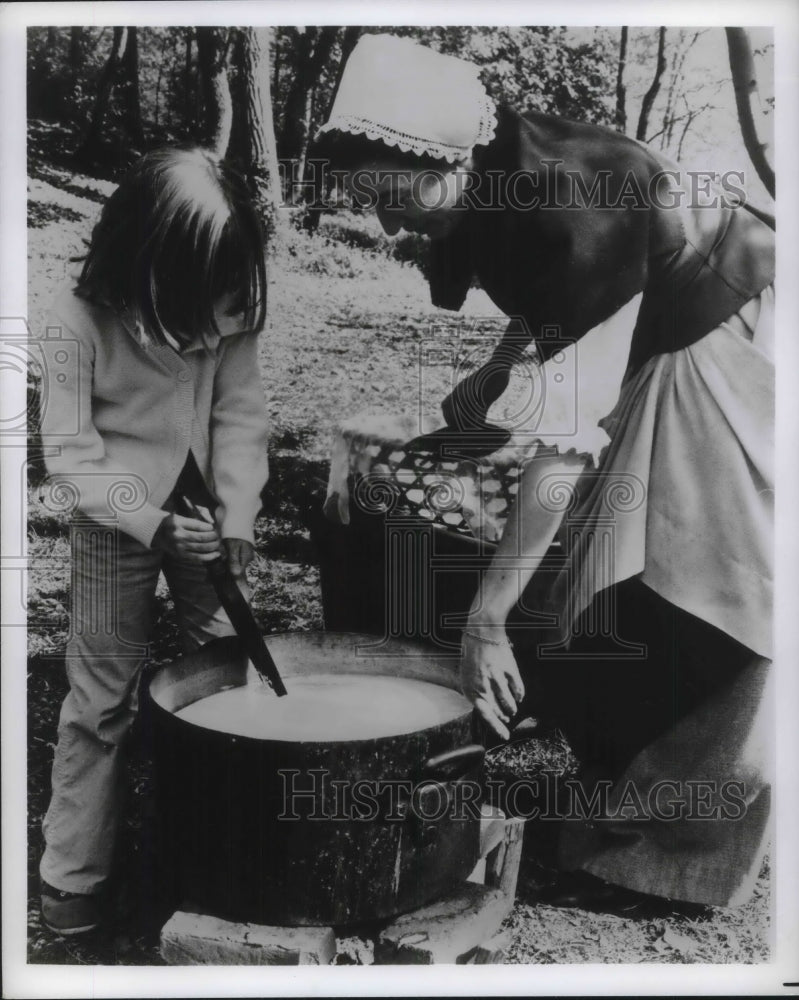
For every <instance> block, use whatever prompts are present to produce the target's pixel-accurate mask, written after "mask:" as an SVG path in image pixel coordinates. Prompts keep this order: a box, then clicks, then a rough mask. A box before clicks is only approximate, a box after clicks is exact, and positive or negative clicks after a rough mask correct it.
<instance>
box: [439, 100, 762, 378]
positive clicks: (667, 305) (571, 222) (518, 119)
mask: <svg viewBox="0 0 799 1000" xmlns="http://www.w3.org/2000/svg"><path fill="white" fill-rule="evenodd" d="M497 117H498V127H497V131H496V136H495V138H494V139H493V140H492V142H491V143H490V144H489V145H488V146H486V147H477V148H476V149H475V152H474V161H475V165H474V170H475V175H476V180H477V186H476V188H473V189H472V191H471V192H470V203H469V207H468V208H466V209H465V210H464V217H463V219H462V220H461V221H460V222H459V224H458V225H457V227H456V228H455V230H454V231H453V232H452V233H451V234H450V235H449V236H447V237H446V238H444V239H442V240H437V241H433V242H432V243H431V273H430V289H431V295H432V299H433V303H434V304H435V305H438V306H442V307H443V308H447V309H455V310H457V309H459V308H460V307H461V305H462V304H463V301H464V299H465V297H466V293H467V291H468V290H469V287H470V286H471V285H472V284H473V282H474V279H477V282H479V284H480V286H481V287H482V288H484V289H485V291H486V292H487V294H488V295H489V297H490V298H491V299H492V300H493V301H494V303H495V304H496V305H497V306H498V307H499V308H500V309H502V311H503V312H505V313H506V314H507V315H508V316H509V317H516V318H519V319H520V320H523V321H524V323H525V324H526V326H527V329H528V331H529V333H530V335H531V336H532V337H533V338H534V339H535V340H536V344H537V346H538V350H539V353H540V354H541V356H542V358H543V359H544V360H546V358H547V357H548V354H549V353H551V350H550V351H548V347H549V346H550V342H551V343H552V344H553V345H554V346H553V347H552V348H551V349H555V346H562V343H563V341H564V340H571V339H579V338H580V337H582V336H583V335H584V334H585V333H587V332H588V331H589V330H591V329H592V328H593V327H595V326H597V325H598V324H599V323H601V322H603V321H604V320H606V319H607V318H608V317H609V316H611V315H612V314H613V313H614V312H616V311H617V310H618V309H620V308H621V307H622V306H623V305H624V304H625V303H626V302H628V301H629V300H630V299H631V298H633V297H634V296H635V295H637V294H638V293H639V292H643V293H644V294H643V298H642V302H641V308H640V311H639V315H638V321H637V325H636V329H635V333H634V335H633V342H632V347H631V356H630V365H629V370H630V371H634V370H636V369H637V368H638V367H640V365H641V364H643V362H644V361H646V360H647V359H648V358H650V357H652V356H654V355H656V354H661V353H665V352H671V351H676V350H679V349H681V348H683V347H687V346H688V345H690V344H692V343H694V342H696V341H697V340H699V339H700V338H701V337H703V336H704V335H705V334H706V333H708V332H709V331H710V330H712V329H714V328H715V327H717V326H718V325H719V324H720V323H721V322H723V321H724V320H725V319H727V318H728V317H729V316H731V315H732V314H734V313H735V312H737V311H738V309H739V308H740V307H741V306H743V305H744V303H746V302H747V301H749V299H751V298H753V297H754V296H755V295H757V294H758V293H759V292H761V291H762V290H763V289H764V288H765V287H767V286H768V285H769V284H771V282H772V281H773V280H774V266H775V261H774V233H773V232H772V230H771V229H770V228H769V226H768V225H766V224H765V223H764V222H762V221H761V220H760V219H759V218H757V217H756V216H755V215H754V214H752V213H751V212H750V211H748V210H747V209H746V207H745V206H744V205H741V204H737V205H736V204H735V199H734V198H733V197H732V196H731V195H725V192H724V191H723V190H722V189H721V188H718V187H713V186H711V185H709V183H708V180H707V175H697V174H695V173H694V174H691V173H689V172H686V171H683V170H682V169H681V168H679V167H678V166H677V165H676V164H674V163H673V162H671V161H669V160H667V159H666V158H665V157H662V156H660V155H659V154H656V153H655V152H654V151H653V150H651V149H649V148H648V147H647V146H644V145H642V144H640V143H638V142H636V141H635V140H632V139H629V138H627V137H626V136H623V135H621V134H620V133H618V132H615V131H613V130H612V129H608V128H603V127H600V126H595V125H588V124H584V123H578V122H572V121H567V120H565V119H560V118H555V117H552V116H551V115H544V114H539V113H537V112H529V113H527V114H525V115H520V114H518V113H517V112H515V111H513V110H512V109H511V108H507V107H500V108H499V109H498V115H497ZM528 205H529V206H530V207H526V206H528Z"/></svg>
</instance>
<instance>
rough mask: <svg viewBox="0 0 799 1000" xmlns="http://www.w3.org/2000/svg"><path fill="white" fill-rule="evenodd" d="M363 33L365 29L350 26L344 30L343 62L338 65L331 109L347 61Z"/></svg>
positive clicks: (331, 97) (342, 42)
mask: <svg viewBox="0 0 799 1000" xmlns="http://www.w3.org/2000/svg"><path fill="white" fill-rule="evenodd" d="M362 31H363V28H360V27H357V26H354V25H350V26H349V27H347V28H345V29H344V37H343V38H342V39H341V62H340V63H339V64H338V72H337V73H336V85H335V87H333V93H332V94H331V95H330V108H332V107H333V101H335V99H336V94H337V93H338V87H339V84H340V83H341V78H342V76H343V75H344V67H345V66H346V65H347V60H348V59H349V57H350V54H351V52H352V50H353V49H354V48H355V46H356V44H357V43H358V39H359V38H360V37H361V32H362ZM330 108H328V109H327V113H328V114H329V113H330Z"/></svg>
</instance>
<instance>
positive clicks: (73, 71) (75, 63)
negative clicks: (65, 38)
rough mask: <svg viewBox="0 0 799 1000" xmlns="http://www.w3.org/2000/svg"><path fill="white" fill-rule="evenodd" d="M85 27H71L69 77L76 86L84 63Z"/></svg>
mask: <svg viewBox="0 0 799 1000" xmlns="http://www.w3.org/2000/svg"><path fill="white" fill-rule="evenodd" d="M82 49H83V28H80V27H77V26H75V27H72V28H70V29H69V78H70V81H71V83H72V86H73V87H74V86H75V84H76V83H77V82H78V76H79V75H80V71H81V68H82V64H83V57H82Z"/></svg>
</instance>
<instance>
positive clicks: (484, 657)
mask: <svg viewBox="0 0 799 1000" xmlns="http://www.w3.org/2000/svg"><path fill="white" fill-rule="evenodd" d="M475 636H481V638H475ZM483 637H484V638H483ZM484 640H491V641H490V642H489V641H484ZM460 674H461V690H462V691H463V693H464V695H465V696H466V697H467V698H468V699H469V700H470V701H471V702H472V704H473V705H474V707H475V709H476V710H477V711H478V712H479V714H480V715H481V716H482V717H483V719H485V721H486V722H487V723H488V725H489V726H490V727H491V728H492V729H493V730H494V732H495V733H497V735H498V736H500V737H501V738H502V739H505V740H506V739H508V737H509V736H510V731H509V729H508V725H507V724H508V722H510V720H511V719H512V718H513V716H514V715H515V714H516V712H517V711H518V708H519V705H520V704H521V700H522V698H523V697H524V684H523V683H522V679H521V676H520V674H519V668H518V667H517V665H516V660H515V658H514V656H513V649H512V647H511V645H510V643H506V640H505V633H504V630H503V629H501V628H490V629H487V628H485V626H483V627H482V628H481V627H480V626H476V625H467V627H466V629H465V631H464V634H463V640H462V646H461V665H460Z"/></svg>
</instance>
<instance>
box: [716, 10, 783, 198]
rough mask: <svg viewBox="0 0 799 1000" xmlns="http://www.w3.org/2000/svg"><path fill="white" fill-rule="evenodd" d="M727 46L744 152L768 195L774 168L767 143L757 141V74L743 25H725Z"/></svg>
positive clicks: (772, 181) (772, 194)
mask: <svg viewBox="0 0 799 1000" xmlns="http://www.w3.org/2000/svg"><path fill="white" fill-rule="evenodd" d="M725 31H726V33H727V49H728V52H729V57H730V72H731V73H732V82H733V86H734V88H735V106H736V108H737V109H738V121H739V123H740V126H741V135H742V136H743V140H744V146H745V147H746V152H747V153H748V154H749V159H750V160H751V161H752V165H753V166H754V168H755V170H756V171H757V176H758V177H759V178H760V180H761V181H762V182H763V185H764V186H765V188H766V190H767V191H768V193H769V194H770V195H771V197H772V198H773V197H774V194H775V187H776V185H775V178H774V168H773V167H772V166H771V164H770V163H769V161H768V158H767V156H766V149H767V148H768V147H767V144H766V143H764V142H761V141H760V138H759V136H758V134H757V125H756V124H755V117H754V114H753V111H752V95H753V94H755V93H756V92H757V75H756V73H755V61H754V58H753V57H752V46H751V45H750V43H749V36H748V35H747V33H746V31H745V30H744V29H743V28H725Z"/></svg>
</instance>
